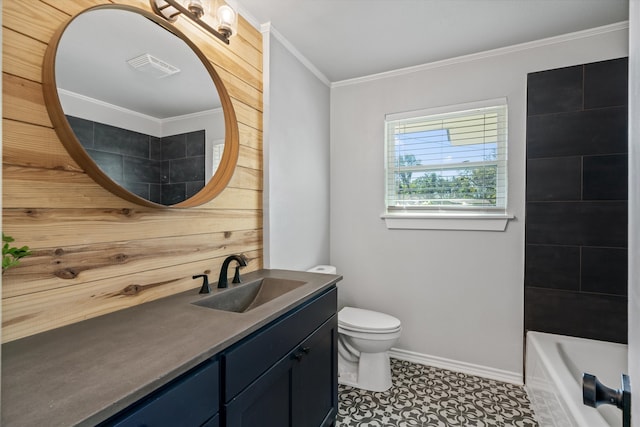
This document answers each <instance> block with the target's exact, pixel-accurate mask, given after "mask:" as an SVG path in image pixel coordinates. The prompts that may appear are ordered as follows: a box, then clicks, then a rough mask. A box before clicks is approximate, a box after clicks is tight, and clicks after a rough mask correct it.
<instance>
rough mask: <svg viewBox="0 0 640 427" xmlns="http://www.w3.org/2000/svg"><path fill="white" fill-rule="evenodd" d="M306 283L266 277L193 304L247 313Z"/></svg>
mask: <svg viewBox="0 0 640 427" xmlns="http://www.w3.org/2000/svg"><path fill="white" fill-rule="evenodd" d="M305 283H306V282H302V281H299V280H288V279H276V278H271V277H265V278H264V279H258V280H254V281H253V282H248V283H242V284H239V285H234V287H232V288H229V289H222V290H219V291H218V293H216V294H214V295H212V296H210V297H207V298H203V299H201V300H199V301H196V302H194V303H193V304H195V305H199V306H201V307H207V308H213V309H215V310H224V311H233V312H235V313H246V312H247V311H249V310H253V309H254V308H256V307H259V306H261V305H262V304H265V303H267V302H269V301H272V300H274V299H276V298H278V297H279V296H282V295H284V294H286V293H288V292H290V291H292V290H294V289H296V288H298V287H300V286H302V285H304V284H305Z"/></svg>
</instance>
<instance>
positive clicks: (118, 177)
mask: <svg viewBox="0 0 640 427" xmlns="http://www.w3.org/2000/svg"><path fill="white" fill-rule="evenodd" d="M87 153H88V154H89V156H91V158H92V159H93V161H94V162H95V163H96V164H97V165H98V167H100V169H102V171H103V172H104V173H106V174H107V175H109V177H111V179H113V180H114V181H116V182H121V181H122V180H123V179H124V172H123V167H124V166H123V159H122V156H121V155H120V154H113V153H104V152H102V151H96V150H91V149H87Z"/></svg>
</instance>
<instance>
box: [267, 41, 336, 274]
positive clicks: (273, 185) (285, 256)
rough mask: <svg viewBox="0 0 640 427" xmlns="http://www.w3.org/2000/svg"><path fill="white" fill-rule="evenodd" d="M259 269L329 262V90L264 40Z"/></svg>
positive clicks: (287, 54)
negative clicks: (262, 264) (262, 261)
mask: <svg viewBox="0 0 640 427" xmlns="http://www.w3.org/2000/svg"><path fill="white" fill-rule="evenodd" d="M264 38H265V39H267V41H268V46H266V47H265V57H267V58H266V60H267V64H266V65H265V67H264V69H265V70H266V71H265V86H267V87H266V88H265V104H266V105H265V134H264V156H265V157H264V165H265V168H264V169H265V181H264V209H265V221H264V229H265V236H264V242H265V253H264V259H265V267H266V268H285V269H292V270H306V269H308V268H310V267H313V266H314V265H317V264H326V263H328V261H329V87H328V86H327V85H326V84H325V83H324V82H322V81H321V80H320V79H318V77H316V75H314V73H312V72H311V71H310V70H309V69H308V68H307V67H306V66H305V65H304V64H303V63H302V62H301V61H300V60H299V59H298V58H297V57H296V56H294V55H293V54H292V52H291V51H290V50H288V49H287V48H286V47H285V46H284V45H283V44H282V43H281V42H280V41H279V39H278V38H276V37H274V36H273V34H264Z"/></svg>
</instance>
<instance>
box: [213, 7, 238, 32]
mask: <svg viewBox="0 0 640 427" xmlns="http://www.w3.org/2000/svg"><path fill="white" fill-rule="evenodd" d="M216 18H217V20H218V31H220V32H221V33H223V34H226V35H227V37H229V36H231V35H232V34H233V25H234V23H235V21H236V12H235V11H234V10H233V9H232V8H231V7H230V6H229V5H226V4H223V5H222V6H220V7H219V8H218V10H217V12H216Z"/></svg>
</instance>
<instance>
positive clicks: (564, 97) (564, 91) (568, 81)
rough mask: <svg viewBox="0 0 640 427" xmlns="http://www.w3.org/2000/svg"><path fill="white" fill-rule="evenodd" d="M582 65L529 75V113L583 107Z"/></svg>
mask: <svg viewBox="0 0 640 427" xmlns="http://www.w3.org/2000/svg"><path fill="white" fill-rule="evenodd" d="M582 77H583V68H582V66H581V65H577V66H575V67H566V68H559V69H555V70H548V71H540V72H537V73H531V74H529V75H527V115H535V114H547V113H559V112H568V111H578V110H581V109H582Z"/></svg>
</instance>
